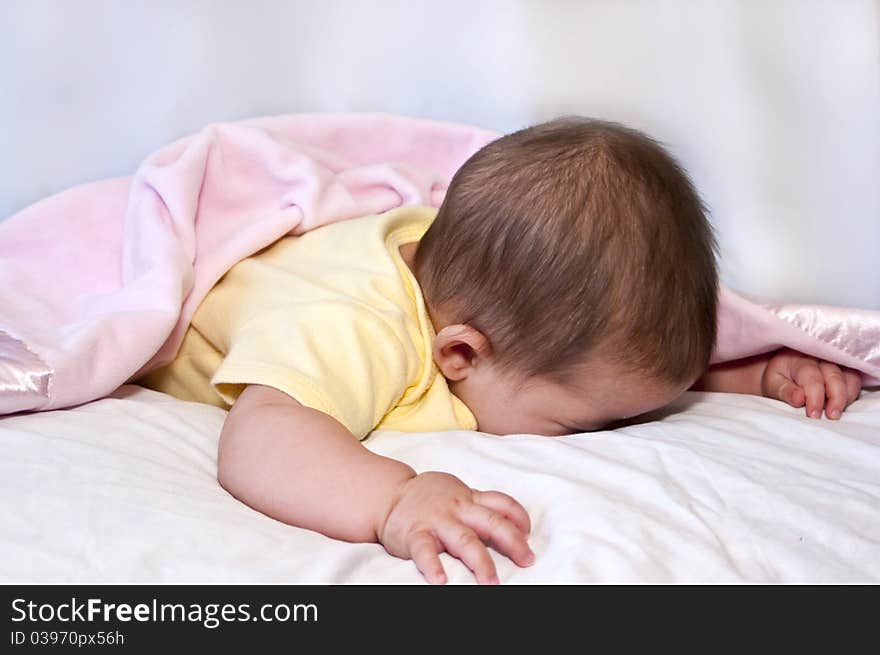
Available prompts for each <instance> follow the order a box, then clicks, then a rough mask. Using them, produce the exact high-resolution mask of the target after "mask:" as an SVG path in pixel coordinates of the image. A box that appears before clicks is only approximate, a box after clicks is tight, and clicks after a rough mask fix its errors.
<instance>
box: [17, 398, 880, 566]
mask: <svg viewBox="0 0 880 655" xmlns="http://www.w3.org/2000/svg"><path fill="white" fill-rule="evenodd" d="M671 409H673V410H675V411H674V412H671V411H666V412H665V413H663V414H658V415H656V416H655V417H654V418H655V420H654V421H652V422H649V423H644V424H641V425H634V426H630V427H626V428H621V429H619V430H617V431H615V432H599V433H594V434H592V435H580V436H570V437H563V438H555V439H550V438H546V437H536V436H513V437H505V438H503V439H502V438H498V437H493V436H488V435H483V434H480V433H475V432H445V433H425V434H402V433H396V432H377V433H375V434H374V435H373V436H371V437H370V438H369V439H368V440H367V442H366V445H367V446H368V447H369V448H370V449H372V450H374V451H376V452H378V453H381V454H383V455H388V456H391V457H395V458H398V459H401V460H403V461H406V462H408V463H409V464H411V465H412V466H413V467H415V468H416V470H418V471H425V470H444V471H449V472H452V473H454V474H456V475H458V476H460V477H461V478H462V479H464V480H465V481H466V482H468V483H469V484H470V485H471V486H473V487H476V488H481V489H499V490H502V491H505V492H507V493H510V494H511V495H513V496H514V497H516V498H517V499H518V500H520V501H521V502H522V503H523V504H524V505H525V507H526V508H527V509H528V510H529V512H530V514H531V518H532V523H533V531H532V536H531V540H530V541H531V545H532V547H533V549H534V550H535V552H536V554H537V562H536V563H535V565H534V566H532V567H530V568H528V569H519V568H517V567H516V566H515V565H513V564H512V563H511V562H510V561H509V560H507V559H506V558H504V557H502V556H500V555H498V554H497V553H494V552H493V557H494V559H495V562H496V563H497V566H498V570H499V575H500V578H501V580H502V582H508V583H616V582H634V583H641V582H645V583H663V582H675V583H703V582H706V583H708V582H734V583H736V582H798V583H799V582H804V583H822V582H855V583H858V582H874V583H876V582H880V557H878V553H880V391H873V392H863V395H862V397H861V398H860V399H859V400H858V401H856V403H855V404H853V405H852V406H851V407H850V408H849V409H848V410H847V411H846V413H845V414H844V417H843V419H842V420H840V421H828V420H825V419H822V420H821V421H815V420H809V419H806V418H805V417H804V416H803V410H796V409H793V408H790V407H788V406H786V405H784V404H782V403H779V402H777V401H773V400H769V399H766V398H757V397H752V396H743V395H733V394H714V393H688V394H686V395H685V396H684V397H683V398H682V399H681V400H680V401H678V402H677V403H676V405H675V406H673V407H672V408H671ZM224 417H225V413H224V412H223V411H222V410H220V409H217V408H215V407H211V406H208V405H199V404H195V403H187V402H184V401H180V400H177V399H174V398H171V397H170V396H166V395H164V394H160V393H156V392H153V391H148V390H145V389H142V388H140V387H137V386H133V385H127V386H124V387H122V388H121V389H120V390H119V391H117V392H116V393H115V394H114V395H113V397H111V398H108V399H104V400H100V401H96V402H93V403H89V404H87V405H83V406H80V407H77V408H74V409H69V410H58V411H51V412H43V413H39V414H32V415H17V416H7V417H3V418H0V505H2V510H0V516H2V521H3V528H2V531H0V582H6V583H9V582H24V583H29V582H45V583H49V582H64V583H72V582H79V583H86V582H94V583H105V582H115V583H136V582H139V583H148V582H162V583H198V582H205V583H221V582H225V583H421V581H422V579H421V576H420V574H419V573H418V571H417V570H416V568H415V567H414V566H413V564H412V563H411V562H408V561H403V560H399V559H395V558H393V557H391V556H390V555H388V554H386V553H385V551H384V550H383V548H382V547H381V546H379V545H378V544H349V543H344V542H341V541H334V540H332V539H329V538H327V537H324V536H322V535H320V534H317V533H314V532H310V531H307V530H302V529H299V528H294V527H290V526H287V525H284V524H282V523H280V522H278V521H275V520H273V519H270V518H268V517H266V516H264V515H262V514H259V513H257V512H255V511H253V510H251V509H250V508H248V507H247V506H245V505H243V504H241V503H239V502H238V501H236V500H235V499H233V498H232V497H231V496H229V495H228V494H227V493H226V492H225V491H224V490H223V489H222V488H221V487H220V486H219V485H218V484H217V481H216V447H217V439H218V434H219V432H220V428H221V426H222V424H223V420H224ZM442 560H443V564H444V566H445V567H446V570H447V572H448V574H449V579H450V581H451V582H452V583H471V582H472V581H473V578H472V575H471V573H470V572H469V571H468V570H467V569H466V568H465V567H464V565H462V564H461V563H460V562H458V561H457V560H454V559H452V558H451V557H449V556H448V555H445V554H444V555H442Z"/></svg>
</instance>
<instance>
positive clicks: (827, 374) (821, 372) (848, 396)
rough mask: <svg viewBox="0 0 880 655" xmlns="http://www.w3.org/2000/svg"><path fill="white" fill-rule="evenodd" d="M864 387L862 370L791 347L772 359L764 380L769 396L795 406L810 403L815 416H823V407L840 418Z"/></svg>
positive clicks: (809, 409) (808, 407)
mask: <svg viewBox="0 0 880 655" xmlns="http://www.w3.org/2000/svg"><path fill="white" fill-rule="evenodd" d="M861 390H862V376H861V374H860V373H859V372H858V371H856V370H853V369H851V368H846V367H840V366H838V365H837V364H832V363H831V362H826V361H824V360H817V359H816V358H815V357H810V356H809V355H804V354H803V353H799V352H797V351H795V350H790V349H788V348H786V349H783V350H780V351H779V352H778V353H776V354H774V355H773V357H771V358H770V360H769V361H768V362H767V368H766V369H765V370H764V375H763V377H762V379H761V391H762V393H763V394H764V395H765V396H767V397H768V398H775V399H777V400H781V401H783V402H786V403H788V404H789V405H791V406H792V407H803V406H804V405H806V414H807V416H809V417H811V418H820V417H821V416H822V408H823V407H824V408H825V416H827V417H828V418H830V419H838V418H840V414H841V412H843V410H844V409H845V408H846V407H847V406H848V405H849V404H850V403H852V402H853V401H854V400H855V399H856V398H858V397H859V392H860V391H861Z"/></svg>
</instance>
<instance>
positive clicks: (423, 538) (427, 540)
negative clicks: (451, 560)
mask: <svg viewBox="0 0 880 655" xmlns="http://www.w3.org/2000/svg"><path fill="white" fill-rule="evenodd" d="M406 548H407V550H408V551H409V556H410V558H411V559H412V561H413V563H414V564H415V565H416V567H418V569H419V571H421V572H422V575H423V576H425V580H427V581H428V582H430V583H431V584H446V572H445V571H444V570H443V564H441V563H440V557H439V555H440V548H439V547H438V546H437V541H436V540H435V539H434V536H433V535H432V534H431V533H430V532H428V531H427V530H418V531H416V532H413V533H411V534H410V535H409V536H408V537H407V539H406Z"/></svg>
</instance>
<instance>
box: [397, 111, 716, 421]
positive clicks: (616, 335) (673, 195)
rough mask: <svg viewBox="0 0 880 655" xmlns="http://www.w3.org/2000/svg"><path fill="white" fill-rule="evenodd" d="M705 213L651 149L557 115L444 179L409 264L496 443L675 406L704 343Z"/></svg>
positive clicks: (708, 283)
mask: <svg viewBox="0 0 880 655" xmlns="http://www.w3.org/2000/svg"><path fill="white" fill-rule="evenodd" d="M714 247H715V243H714V238H713V235H712V230H711V227H710V225H709V223H708V221H707V219H706V215H705V208H704V206H703V204H702V202H701V200H700V198H699V195H698V194H697V192H696V191H695V190H694V187H693V185H692V184H691V182H690V180H689V179H688V177H687V175H686V173H685V172H684V171H683V170H682V169H681V167H680V166H679V165H678V164H677V163H676V162H675V160H674V159H673V158H672V157H671V156H670V155H669V154H668V153H667V152H666V151H665V150H664V149H663V148H662V147H661V146H660V145H659V144H658V143H656V142H655V141H653V140H652V139H650V138H649V137H647V136H645V135H644V134H642V133H640V132H637V131H635V130H632V129H629V128H626V127H623V126H621V125H618V124H615V123H608V122H603V121H598V120H590V119H585V118H578V117H565V118H561V119H557V120H554V121H550V122H548V123H543V124H541V125H536V126H534V127H530V128H527V129H524V130H521V131H519V132H515V133H513V134H509V135H507V136H504V137H502V138H500V139H498V140H496V141H494V142H492V143H490V144H488V145H486V146H485V147H484V148H482V149H481V150H479V151H478V152H477V153H475V154H474V155H473V156H472V157H471V158H470V159H469V160H468V161H467V162H466V163H465V164H464V165H463V166H462V167H461V168H460V169H459V171H458V172H457V173H456V174H455V177H453V179H452V182H451V183H450V186H449V189H448V191H447V194H446V198H445V200H444V202H443V205H442V206H441V207H440V210H439V212H438V214H437V217H436V219H435V220H434V222H433V223H432V225H431V227H430V228H429V229H428V231H427V232H426V233H425V235H424V237H423V238H422V240H421V241H420V242H419V245H418V249H417V252H416V256H415V262H414V269H415V273H416V277H417V279H418V280H419V284H420V285H421V288H422V291H423V294H424V297H425V300H426V303H427V306H428V310H429V312H430V314H431V317H432V321H433V323H434V325H435V326H436V328H437V330H438V333H437V337H436V339H435V342H434V359H435V361H436V363H437V365H438V367H439V368H440V370H441V372H442V373H443V375H444V376H445V377H446V378H447V380H448V382H449V385H450V389H451V390H452V392H453V393H454V394H455V395H456V396H458V397H459V398H460V399H461V400H462V401H463V402H464V403H465V404H466V405H467V406H468V407H469V408H470V409H471V411H472V412H473V413H474V415H475V416H476V418H477V422H478V424H479V429H480V430H482V431H484V432H490V433H494V434H512V433H531V434H546V435H560V434H567V433H571V432H579V431H585V430H594V429H598V428H600V427H602V426H604V425H606V424H608V423H611V422H614V421H616V420H620V419H624V418H628V417H630V416H635V415H638V414H642V413H645V412H648V411H651V410H653V409H656V408H658V407H660V406H662V405H665V404H667V403H668V402H670V401H672V400H673V399H674V398H676V397H677V396H678V395H680V394H681V393H682V392H683V391H684V390H685V389H687V388H688V387H690V386H691V384H693V382H694V381H695V380H696V379H697V378H698V377H699V376H700V375H701V374H702V372H703V371H704V370H705V368H706V366H707V365H708V362H709V356H710V354H711V352H712V348H713V346H714V343H715V320H716V298H717V272H716V267H715V256H714Z"/></svg>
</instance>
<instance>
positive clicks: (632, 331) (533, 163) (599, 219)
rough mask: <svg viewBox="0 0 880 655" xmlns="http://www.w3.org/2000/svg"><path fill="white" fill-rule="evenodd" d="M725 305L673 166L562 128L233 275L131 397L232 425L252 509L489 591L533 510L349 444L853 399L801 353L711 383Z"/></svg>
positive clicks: (246, 263) (839, 380) (544, 431)
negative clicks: (695, 407) (204, 411)
mask: <svg viewBox="0 0 880 655" xmlns="http://www.w3.org/2000/svg"><path fill="white" fill-rule="evenodd" d="M716 302H717V274H716V268H715V257H714V240H713V236H712V231H711V228H710V226H709V223H708V222H707V219H706V215H705V210H704V207H703V205H702V203H701V201H700V198H699V196H698V195H697V193H696V191H695V190H694V188H693V186H692V184H691V182H690V181H689V179H688V177H687V176H686V174H685V173H684V172H683V171H682V169H681V168H680V167H679V166H678V165H677V164H676V162H675V161H674V160H673V158H672V157H671V156H670V155H669V154H667V153H666V152H665V151H664V150H663V148H661V147H660V146H659V145H658V144H657V143H656V142H655V141H653V140H651V139H650V138H648V137H647V136H645V135H643V134H642V133H640V132H637V131H635V130H632V129H628V128H625V127H623V126H620V125H618V124H614V123H608V122H602V121H597V120H589V119H584V118H576V117H567V118H562V119H558V120H554V121H551V122H549V123H544V124H541V125H537V126H534V127H530V128H528V129H524V130H521V131H519V132H516V133H514V134H510V135H507V136H505V137H502V138H500V139H498V140H497V141H494V142H492V143H490V144H488V145H487V146H485V147H484V148H482V149H481V150H480V151H479V152H477V153H476V154H474V155H473V156H472V157H471V158H470V159H469V160H468V161H467V162H466V163H465V164H464V165H463V166H462V167H461V169H460V170H459V171H458V172H457V173H456V175H455V177H454V178H453V179H452V182H451V184H450V186H449V189H448V192H447V194H446V198H445V200H444V202H443V205H442V207H440V209H439V211H437V210H434V209H431V208H427V207H403V208H400V209H396V210H393V211H389V212H386V213H384V214H380V215H376V216H366V217H363V218H359V219H352V220H348V221H343V222H340V223H335V224H331V225H327V226H324V227H321V228H319V229H316V230H314V231H312V232H309V233H306V234H304V235H302V236H297V237H285V238H283V239H281V240H279V241H278V242H276V243H274V244H273V245H272V246H270V247H268V248H266V249H264V250H263V251H261V252H259V253H257V254H256V255H254V256H252V257H249V258H247V259H245V260H243V261H242V262H240V263H238V264H237V265H236V266H235V267H233V268H232V269H231V270H230V271H229V272H228V273H227V274H226V275H225V276H224V278H223V279H222V280H220V282H218V283H217V285H216V286H215V287H214V288H213V289H212V290H211V292H210V293H209V294H208V296H207V297H206V298H205V300H204V301H203V302H202V304H201V305H200V306H199V309H198V311H197V312H196V314H195V316H194V317H193V320H192V323H191V325H190V327H189V329H188V331H187V333H186V337H185V339H184V341H183V344H182V346H181V349H180V352H179V354H178V356H177V357H176V359H175V360H174V361H173V362H172V363H171V364H169V365H168V366H166V367H164V368H162V369H159V370H157V371H154V372H153V373H151V374H149V375H148V376H147V377H146V378H144V379H142V380H141V383H142V384H144V385H146V386H149V387H152V388H155V389H158V390H160V391H165V392H167V393H171V394H173V395H176V396H178V397H181V398H184V399H188V400H195V401H201V402H208V403H212V404H215V405H219V406H221V407H224V408H231V409H230V411H229V414H228V416H227V418H226V421H225V424H224V426H223V430H222V433H221V435H220V446H219V465H218V478H219V481H220V484H222V485H223V487H225V488H226V489H227V490H228V491H229V492H230V493H231V494H232V495H234V496H235V497H236V498H239V499H240V500H242V501H243V502H245V503H247V504H248V505H250V506H251V507H253V508H255V509H257V510H259V511H261V512H264V513H266V514H268V515H269V516H272V517H274V518H277V519H279V520H281V521H284V522H286V523H289V524H292V525H296V526H300V527H304V528H309V529H312V530H317V531H319V532H322V533H323V534H325V535H328V536H330V537H333V538H336V539H343V540H346V541H352V542H376V541H378V542H380V543H381V544H382V545H383V546H384V547H385V549H386V550H387V551H388V552H389V553H391V554H392V555H396V556H397V557H401V558H411V559H412V560H413V561H414V562H415V564H416V566H417V567H418V568H419V570H420V571H421V572H422V574H423V575H424V576H425V578H426V579H427V580H428V581H429V582H432V583H443V582H445V580H446V577H445V574H444V571H443V567H442V566H441V562H440V559H439V557H438V555H439V553H440V552H443V551H446V552H448V553H449V554H451V555H452V556H454V557H457V558H459V559H460V560H462V561H463V562H464V563H465V564H466V565H467V566H468V567H469V568H470V569H471V570H472V571H473V572H474V574H475V576H476V578H477V581H478V582H481V583H497V582H498V577H497V574H496V570H495V566H494V564H493V561H492V559H491V557H490V555H489V551H488V550H487V544H491V545H492V546H493V547H494V548H495V549H496V550H498V551H499V552H501V553H503V554H505V555H507V556H508V557H510V558H511V559H512V560H513V561H514V562H515V563H516V564H517V565H519V566H528V565H530V564H531V563H532V562H533V561H534V557H535V556H534V554H533V553H532V551H531V550H530V548H529V545H528V542H527V537H528V534H529V530H530V523H529V517H528V514H527V513H526V510H525V509H524V508H523V507H522V506H521V505H520V504H519V503H518V502H517V501H515V500H514V499H513V498H511V497H510V496H508V495H506V494H503V493H500V492H497V491H477V490H475V489H471V488H470V487H468V486H467V484H465V483H464V482H462V481H461V480H460V479H458V478H457V477H455V476H453V475H450V474H447V473H440V472H433V471H431V472H424V473H420V474H417V473H416V472H415V471H414V470H413V469H412V468H411V467H409V466H407V465H406V464H404V463H402V462H399V461H396V460H393V459H389V458H387V457H382V456H380V455H377V454H375V453H372V452H371V451H369V450H367V449H366V448H365V447H364V446H363V445H362V444H361V442H360V440H362V439H364V438H365V437H367V436H368V435H369V433H370V432H371V431H372V430H374V429H389V430H399V431H404V432H406V431H409V432H415V431H439V430H453V429H464V430H480V431H482V432H487V433H492V434H496V435H506V434H514V433H529V434H539V435H548V436H554V435H564V434H572V433H579V432H587V431H591V430H597V429H599V428H602V427H603V426H607V425H609V424H612V423H614V422H616V421H620V420H623V419H629V418H631V417H634V416H638V415H641V414H644V413H646V412H649V411H651V410H654V409H656V408H659V407H661V406H663V405H666V404H667V403H669V402H671V401H672V400H674V399H675V398H677V397H678V396H679V395H681V394H682V393H683V392H684V391H685V390H687V389H704V390H711V391H729V392H736V393H751V394H762V395H765V396H768V397H771V398H776V399H779V400H782V401H785V402H787V403H789V404H791V405H793V406H795V407H801V406H805V407H806V411H807V414H808V415H809V416H811V417H815V418H819V417H820V416H821V413H822V410H823V408H824V410H825V413H826V415H827V417H828V418H832V419H835V418H838V417H839V416H840V413H841V412H842V411H843V410H844V408H845V407H846V406H847V405H848V404H849V403H851V402H852V401H853V400H854V399H855V398H856V397H857V396H858V394H859V391H860V389H861V378H860V376H859V374H858V373H857V372H855V371H851V370H846V369H844V370H841V368H839V367H837V366H835V365H833V364H830V363H827V362H817V361H816V360H815V359H813V358H810V357H806V356H804V355H801V354H799V353H796V352H793V351H787V350H786V351H779V352H776V353H771V354H768V355H765V356H759V357H753V358H750V359H748V360H741V361H738V362H734V363H731V364H726V365H722V366H716V367H712V368H711V369H708V370H707V367H708V362H709V357H710V354H711V352H712V349H713V345H714V343H715V330H716Z"/></svg>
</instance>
